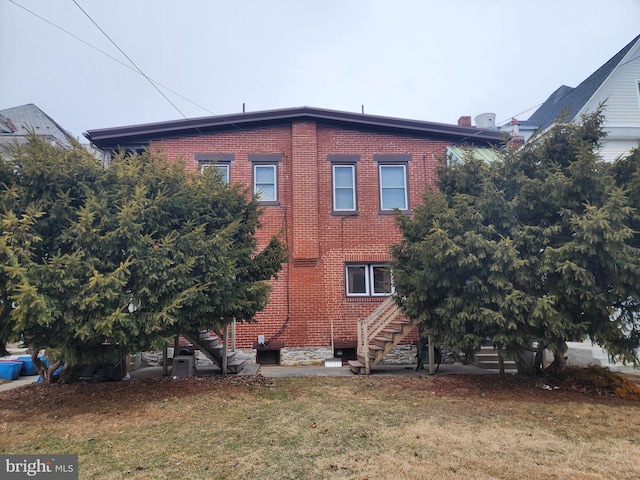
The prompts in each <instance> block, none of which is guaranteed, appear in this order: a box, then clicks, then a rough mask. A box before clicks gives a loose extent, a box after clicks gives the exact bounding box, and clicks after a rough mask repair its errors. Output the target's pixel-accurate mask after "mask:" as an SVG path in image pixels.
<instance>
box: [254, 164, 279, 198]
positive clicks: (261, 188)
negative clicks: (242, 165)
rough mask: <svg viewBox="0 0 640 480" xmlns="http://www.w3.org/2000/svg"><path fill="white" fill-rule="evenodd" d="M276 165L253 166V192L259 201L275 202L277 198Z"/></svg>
mask: <svg viewBox="0 0 640 480" xmlns="http://www.w3.org/2000/svg"><path fill="white" fill-rule="evenodd" d="M276 173H277V166H276V165H254V166H253V193H254V194H255V195H258V196H259V198H260V201H263V202H276V201H277V200H278V194H277V192H278V177H277V175H276Z"/></svg>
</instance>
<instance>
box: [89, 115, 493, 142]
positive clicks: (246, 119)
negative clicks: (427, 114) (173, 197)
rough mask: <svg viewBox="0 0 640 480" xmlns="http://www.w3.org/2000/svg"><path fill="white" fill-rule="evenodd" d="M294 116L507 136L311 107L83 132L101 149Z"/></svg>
mask: <svg viewBox="0 0 640 480" xmlns="http://www.w3.org/2000/svg"><path fill="white" fill-rule="evenodd" d="M293 120H313V121H316V122H317V123H318V124H320V125H333V126H340V127H343V128H355V129H367V130H376V131H385V132H393V133H401V134H402V133H404V134H407V135H424V136H431V137H438V138H447V139H450V140H452V141H454V142H467V143H493V144H496V143H500V142H502V141H503V140H504V133H503V132H499V131H497V130H483V129H479V128H475V127H460V126H458V125H449V124H444V123H433V122H424V121H419V120H408V119H402V118H393V117H381V116H377V115H365V114H359V113H350V112H342V111H336V110H325V109H319V108H312V107H297V108H287V109H281V110H265V111H260V112H248V113H236V114H231V115H217V116H213V117H200V118H190V119H183V120H173V121H168V122H158V123H147V124H142V125H130V126H125V127H115V128H103V129H97V130H88V131H87V132H86V133H85V134H84V136H85V137H86V138H87V139H89V140H90V141H91V142H92V143H93V144H94V145H96V146H97V147H98V148H102V149H105V148H138V147H140V146H146V145H148V144H149V142H150V141H152V140H157V139H162V138H175V137H185V136H194V135H201V134H207V133H214V132H221V131H233V130H247V129H254V128H261V127H269V126H275V125H283V124H287V123H291V122H292V121H293Z"/></svg>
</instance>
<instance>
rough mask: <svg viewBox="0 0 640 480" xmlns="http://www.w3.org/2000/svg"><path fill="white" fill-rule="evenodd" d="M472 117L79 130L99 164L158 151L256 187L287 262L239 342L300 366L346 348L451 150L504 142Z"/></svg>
mask: <svg viewBox="0 0 640 480" xmlns="http://www.w3.org/2000/svg"><path fill="white" fill-rule="evenodd" d="M465 119H466V120H467V121H466V122H465V121H464V120H465ZM468 120H469V119H468V117H463V118H462V119H461V121H460V122H459V123H460V125H446V124H440V123H430V122H423V121H416V120H407V119H399V118H389V117H380V116H374V115H365V114H357V113H346V112H339V111H332V110H323V109H316V108H309V107H301V108H291V109H283V110H272V111H263V112H250V113H241V114H233V115H224V116H213V117H205V118H197V119H185V120H177V121H171V122H161V123H152V124H145V125H134V126H125V127H116V128H107V129H100V130H90V131H88V132H87V133H86V134H85V136H86V137H87V138H88V139H89V140H90V141H91V142H92V144H93V145H95V146H96V147H97V148H99V149H100V150H101V151H102V152H103V154H104V156H105V159H106V161H108V158H109V157H110V155H111V152H112V151H114V150H118V149H132V150H139V149H143V148H150V149H151V150H152V151H153V150H156V149H159V150H160V151H162V152H163V153H164V154H165V155H166V156H167V157H169V158H170V159H183V160H184V161H185V162H186V164H187V167H188V168H190V169H193V170H198V169H203V168H207V167H215V168H218V169H220V170H221V171H222V172H223V174H224V175H225V177H226V178H227V179H228V180H229V181H230V182H240V183H243V184H245V185H247V186H248V187H249V188H250V189H251V191H253V192H260V198H261V203H262V204H263V205H264V213H263V216H262V224H263V229H262V231H260V232H259V239H260V240H261V241H262V242H264V243H266V242H267V241H268V239H269V238H270V237H271V236H272V235H274V234H277V233H278V232H280V231H284V232H285V235H286V242H287V244H288V247H289V251H290V260H289V263H288V264H286V265H285V266H284V268H283V271H282V272H281V275H280V278H279V279H278V280H277V281H274V282H273V290H272V293H271V301H270V303H269V305H268V307H267V308H266V310H264V311H263V312H260V313H259V314H258V315H257V317H256V320H257V323H253V324H238V326H237V330H236V336H235V338H236V340H235V341H236V346H237V347H238V348H241V349H242V348H246V349H251V348H254V349H256V348H257V347H260V345H258V338H260V341H262V340H263V339H264V344H265V345H266V347H265V348H262V347H261V348H259V351H258V357H259V361H260V362H263V363H271V362H282V363H296V362H302V361H304V359H307V361H308V362H312V361H313V360H314V359H315V360H318V361H319V360H321V359H324V358H327V357H333V356H335V355H338V356H341V355H342V356H344V357H347V356H349V355H350V354H351V355H353V353H354V352H355V350H354V349H355V341H356V339H357V329H356V320H357V319H358V318H364V317H367V316H368V315H369V314H370V313H371V312H372V311H373V310H374V309H376V307H377V306H378V305H380V304H381V303H382V302H383V301H384V300H385V299H386V298H387V297H388V296H389V294H390V293H391V289H392V285H391V277H390V274H389V270H388V268H387V267H386V265H387V264H388V262H389V260H390V256H389V245H391V244H392V243H395V242H397V241H398V240H399V239H400V234H399V231H398V229H397V227H396V225H395V212H396V209H398V210H400V211H404V212H410V211H411V209H412V208H413V207H414V206H415V205H416V204H417V203H419V202H420V201H421V199H422V192H423V191H424V189H425V188H427V186H429V185H431V184H433V181H434V178H435V175H436V168H437V166H438V164H439V163H440V162H442V161H443V159H444V157H445V151H446V149H447V147H448V146H452V145H461V144H473V145H476V146H488V145H497V144H499V143H501V142H502V140H503V133H501V132H498V131H497V130H482V129H478V128H475V127H471V126H470V121H468ZM332 347H334V351H331V348H332ZM261 356H262V358H260V357H261ZM301 357H302V358H303V360H301Z"/></svg>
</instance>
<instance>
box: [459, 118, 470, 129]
mask: <svg viewBox="0 0 640 480" xmlns="http://www.w3.org/2000/svg"><path fill="white" fill-rule="evenodd" d="M458 126H459V127H470V126H471V117H467V116H464V117H460V118H459V119H458Z"/></svg>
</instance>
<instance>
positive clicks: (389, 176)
mask: <svg viewBox="0 0 640 480" xmlns="http://www.w3.org/2000/svg"><path fill="white" fill-rule="evenodd" d="M378 168H379V174H380V210H394V209H396V208H397V209H399V210H407V209H408V206H407V205H408V201H407V166H406V165H405V164H401V165H384V164H380V165H379V166H378Z"/></svg>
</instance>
